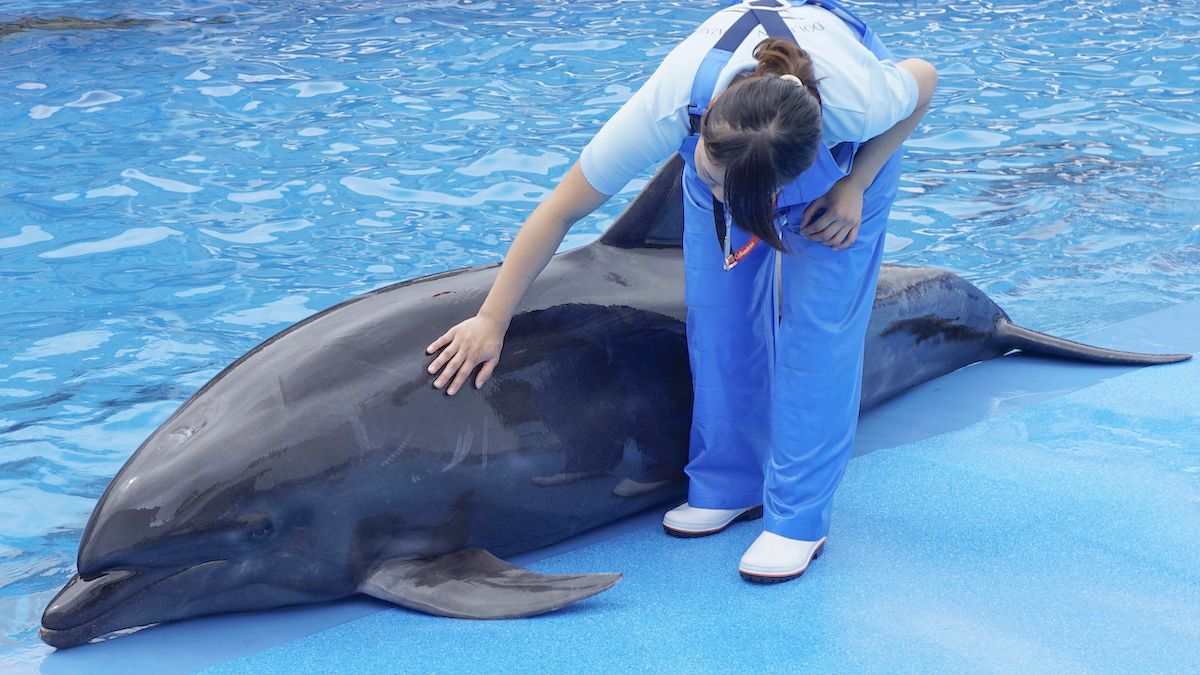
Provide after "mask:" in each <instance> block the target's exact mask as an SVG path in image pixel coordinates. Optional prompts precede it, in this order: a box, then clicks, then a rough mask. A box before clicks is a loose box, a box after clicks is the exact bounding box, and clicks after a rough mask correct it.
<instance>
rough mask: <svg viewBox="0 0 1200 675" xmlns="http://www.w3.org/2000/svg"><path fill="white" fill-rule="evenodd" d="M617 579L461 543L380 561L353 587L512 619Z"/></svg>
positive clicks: (430, 608)
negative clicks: (525, 562)
mask: <svg viewBox="0 0 1200 675" xmlns="http://www.w3.org/2000/svg"><path fill="white" fill-rule="evenodd" d="M620 580H621V575H620V574H538V573H536V572H530V571H529V570H527V569H525V568H523V567H517V566H516V565H513V564H511V563H507V562H504V561H503V560H501V559H499V558H497V557H496V556H494V555H492V554H491V553H488V552H487V551H485V550H483V549H481V548H467V549H462V550H459V551H455V552H453V553H447V554H446V555H443V556H438V557H437V558H430V559H427V560H387V561H384V562H382V563H380V564H379V565H377V566H376V567H375V568H374V570H372V572H371V574H369V575H368V576H367V578H366V579H365V580H364V581H363V582H362V584H361V585H360V586H359V587H358V590H359V592H360V593H365V594H367V595H370V596H372V597H375V598H379V599H380V600H387V601H388V602H394V603H396V604H397V605H400V606H402V607H408V608H409V609H415V610H418V611H421V612H426V613H428V614H436V615H438V616H452V617H456V618H460V619H515V618H518V617H523V616H534V615H536V614H542V613H545V612H550V611H553V610H556V609H559V608H561V607H566V606H567V605H569V604H571V603H573V602H577V601H579V600H583V599H584V598H590V597H592V596H593V595H595V594H597V593H599V592H601V591H605V590H608V589H609V588H612V587H613V586H614V585H615V584H616V583H617V582H618V581H620Z"/></svg>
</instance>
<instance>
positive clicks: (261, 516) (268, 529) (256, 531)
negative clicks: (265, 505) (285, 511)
mask: <svg viewBox="0 0 1200 675" xmlns="http://www.w3.org/2000/svg"><path fill="white" fill-rule="evenodd" d="M238 526H239V528H240V529H241V531H242V534H244V535H245V536H246V537H248V538H250V539H266V538H267V537H269V536H271V533H272V532H274V531H275V524H274V523H272V522H271V516H268V515H267V514H265V513H247V514H246V515H244V516H242V517H240V518H238Z"/></svg>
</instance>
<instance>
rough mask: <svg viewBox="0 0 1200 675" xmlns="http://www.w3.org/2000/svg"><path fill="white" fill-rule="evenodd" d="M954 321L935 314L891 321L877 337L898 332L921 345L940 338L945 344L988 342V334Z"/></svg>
mask: <svg viewBox="0 0 1200 675" xmlns="http://www.w3.org/2000/svg"><path fill="white" fill-rule="evenodd" d="M953 322H954V319H948V318H945V317H940V316H937V315H936V314H927V315H925V316H919V317H916V318H913V319H904V320H902V321H893V322H892V323H891V325H889V326H888V327H887V328H886V329H884V330H883V331H882V332H881V333H880V334H879V337H888V336H891V335H895V334H897V333H900V332H905V333H909V334H911V335H914V336H916V343H917V344H921V343H922V342H924V341H926V340H930V339H933V338H935V337H938V336H941V338H942V339H943V340H945V341H946V342H970V341H972V340H985V341H986V340H988V339H989V337H990V336H989V334H988V333H985V332H983V331H978V330H975V329H974V328H971V327H970V326H963V325H960V324H955V323H953Z"/></svg>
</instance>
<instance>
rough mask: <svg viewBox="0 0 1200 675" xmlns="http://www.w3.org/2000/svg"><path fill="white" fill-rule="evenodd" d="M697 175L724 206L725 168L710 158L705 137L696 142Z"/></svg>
mask: <svg viewBox="0 0 1200 675" xmlns="http://www.w3.org/2000/svg"><path fill="white" fill-rule="evenodd" d="M696 173H697V174H698V175H699V176H700V180H702V181H704V184H705V185H707V186H708V189H710V190H712V193H713V196H714V197H716V198H717V201H719V202H721V203H722V204H723V203H725V167H723V166H721V165H720V164H716V163H714V162H713V161H712V159H710V158H709V156H708V148H707V147H706V146H705V145H704V136H703V135H701V136H700V140H698V141H696Z"/></svg>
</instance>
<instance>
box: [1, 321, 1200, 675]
mask: <svg viewBox="0 0 1200 675" xmlns="http://www.w3.org/2000/svg"><path fill="white" fill-rule="evenodd" d="M1196 325H1200V301H1197V302H1191V303H1185V304H1183V305H1178V306H1175V307H1171V308H1168V309H1165V310H1161V311H1159V312H1155V313H1152V314H1149V315H1146V316H1144V317H1139V318H1137V319H1133V320H1131V321H1127V322H1123V323H1121V324H1117V325H1115V326H1112V327H1109V328H1106V329H1104V330H1101V331H1098V332H1096V333H1093V334H1091V335H1088V336H1086V338H1085V339H1086V341H1088V342H1092V343H1095V344H1101V345H1105V346H1110V347H1114V348H1122V349H1142V350H1148V351H1185V352H1196V351H1200V333H1198V332H1197V331H1195V329H1194V327H1195V326H1196ZM1198 368H1200V365H1197V364H1196V363H1188V364H1182V365H1177V366H1168V367H1161V368H1149V369H1143V370H1135V369H1128V368H1114V367H1097V366H1087V365H1080V364H1065V363H1060V362H1053V361H1047V360H1044V359H1035V358H1026V357H1009V358H1004V359H997V360H994V361H990V362H987V363H982V364H977V365H975V366H971V367H969V368H965V369H963V370H961V371H959V372H957V373H953V374H951V375H948V376H946V377H943V378H940V379H938V380H936V381H934V382H931V383H928V384H926V385H923V386H922V387H918V388H916V389H914V390H913V391H910V392H907V393H906V394H904V395H903V396H901V397H899V398H897V399H896V400H894V401H891V402H889V403H887V404H885V405H884V406H882V407H881V408H878V409H876V410H875V411H872V412H871V413H869V414H868V415H867V416H865V417H864V418H863V421H862V424H861V425H860V434H859V443H858V445H857V446H856V453H857V454H860V455H861V454H864V453H868V452H870V453H871V454H869V455H867V456H860V457H858V458H856V459H855V460H854V461H852V462H851V463H850V469H849V472H848V475H847V480H846V483H845V485H844V486H843V488H842V490H841V492H840V493H839V498H838V501H837V512H836V514H835V526H834V531H833V533H832V535H833V539H832V540H831V542H830V545H829V547H828V554H827V557H826V558H823V559H822V560H820V561H818V562H817V563H815V564H814V566H813V568H812V570H810V572H809V573H808V574H806V575H805V577H804V578H803V579H801V580H799V581H796V582H793V583H790V584H786V585H784V586H780V587H775V588H760V587H755V586H750V585H748V584H745V583H744V582H742V581H741V580H740V579H739V578H738V577H737V574H736V572H735V570H734V565H735V564H736V561H737V559H738V557H739V556H740V555H741V552H742V550H743V549H744V548H745V547H746V546H748V545H749V543H750V541H752V540H753V538H754V537H755V536H756V535H757V532H758V529H757V528H758V525H757V524H744V525H740V526H738V527H735V528H733V529H732V530H731V531H729V532H728V533H726V534H724V535H722V536H720V537H714V538H710V539H705V540H699V541H690V542H685V541H677V540H673V539H670V538H667V537H665V536H663V535H661V530H660V529H659V528H658V523H659V522H660V519H661V513H648V514H645V515H643V516H640V517H638V518H634V519H630V520H628V521H625V522H623V523H620V524H618V525H616V526H614V527H610V528H606V529H605V530H601V531H598V532H595V533H591V534H589V535H586V536H584V537H580V538H577V539H575V540H572V541H569V542H565V543H564V544H562V545H559V546H556V547H551V548H550V549H545V550H542V551H538V552H535V553H533V554H529V555H526V556H521V557H520V558H519V559H516V560H515V561H516V562H518V563H519V564H523V565H526V566H528V567H531V568H533V569H536V570H539V571H546V572H560V571H561V572H573V571H607V570H617V571H622V572H624V573H625V574H626V578H625V580H624V582H622V583H621V584H620V585H618V586H617V587H616V588H615V589H613V590H612V591H609V592H607V593H605V594H603V595H601V596H599V597H597V598H594V599H592V600H589V601H587V602H584V603H581V604H579V605H577V606H575V607H571V608H568V609H566V610H564V611H561V612H558V613H556V614H553V615H550V616H544V617H539V618H536V619H531V620H525V621H519V622H500V623H472V622H464V621H453V620H446V619H434V618H430V617H426V616H422V615H417V614H413V613H409V612H406V611H403V610H396V609H391V608H390V606H388V605H386V604H384V603H381V602H376V601H373V600H370V599H358V600H350V601H344V602H339V603H331V604H328V605H322V606H312V607H302V608H293V609H285V610H278V611H274V612H257V613H251V614H245V615H232V616H219V617H209V618H204V619H198V620H193V621H186V622H182V623H179V624H171V625H166V626H159V627H156V628H154V629H152V630H149V631H145V632H142V633H137V634H134V635H130V636H125V637H121V638H119V639H115V640H110V641H107V642H103V643H99V644H94V645H89V646H87V647H83V648H80V649H75V650H68V651H66V652H60V653H51V652H52V651H53V650H51V649H50V648H48V647H45V646H44V645H40V646H36V647H29V648H22V649H17V650H8V651H6V652H4V653H0V670H6V671H8V672H14V673H43V674H44V675H78V674H80V673H83V674H86V675H107V674H109V673H114V674H115V673H119V674H121V675H126V674H129V675H134V674H141V673H146V674H151V673H153V674H154V675H165V674H173V673H179V674H182V673H194V672H197V671H202V670H204V669H205V668H208V667H210V666H216V667H215V668H212V670H211V671H208V672H211V673H223V674H224V673H251V672H253V673H258V672H264V673H307V672H316V671H321V670H328V671H330V672H344V673H354V672H450V671H455V672H463V673H470V672H482V671H485V670H492V669H496V668H503V669H505V670H515V671H521V672H530V671H541V670H551V669H561V670H566V671H568V672H586V671H588V670H589V669H590V670H593V671H606V672H607V671H612V670H617V669H624V668H626V667H653V668H655V669H657V670H662V671H664V672H684V671H691V670H695V671H701V672H707V671H712V672H746V671H747V670H750V669H752V668H756V669H759V670H761V671H763V672H765V673H772V672H795V671H796V670H797V669H798V668H802V669H803V670H804V672H838V673H860V672H862V673H870V672H888V673H903V672H930V673H935V672H964V673H970V672H1008V671H1013V672H1022V673H1027V672H1114V673H1116V672H1129V673H1143V672H1200V667H1195V666H1193V665H1192V662H1193V661H1197V660H1200V659H1196V656H1197V654H1196V653H1195V652H1196V651H1197V645H1200V616H1198V611H1200V610H1196V609H1194V608H1196V607H1200V603H1197V602H1196V601H1197V600H1198V599H1200V597H1198V595H1200V592H1198V591H1197V587H1198V583H1197V577H1196V572H1195V570H1196V569H1197V568H1200V551H1197V549H1196V544H1195V543H1193V540H1194V539H1195V538H1196V534H1195V533H1197V532H1200V527H1197V526H1198V525H1200V516H1198V515H1197V513H1198V512H1200V507H1198V506H1197V504H1198V503H1200V497H1198V496H1197V492H1198V491H1197V481H1198V480H1200V443H1197V441H1198V440H1200V438H1198V437H1197V434H1198V433H1200V432H1198V431H1197V429H1196V425H1195V420H1196V419H1197V416H1198V413H1200V403H1197V401H1200V384H1198V382H1200V373H1198V372H1197V369H1198ZM1080 390H1082V391H1080ZM1072 391H1074V392H1075V393H1074V394H1070V395H1067V396H1065V397H1064V394H1068V393H1069V392H1072ZM1053 397H1062V398H1055V399H1054V400H1048V399H1051V398H1053ZM1022 406H1030V407H1026V408H1024V409H1021V407H1022ZM1014 411H1015V412H1014ZM1002 413H1010V414H1007V415H1004V416H1003V417H996V418H994V419H988V418H989V417H992V416H995V415H1000V414H1002ZM985 419H987V420H988V421H985V422H980V420H985ZM971 425H973V426H971ZM963 427H966V428H963ZM953 429H959V430H958V431H952V432H950V433H946V432H947V431H949V430H953ZM939 434H941V435H939ZM906 441H916V442H913V443H911V444H908V445H905V443H906ZM897 446H900V447H897ZM872 451H873V452H872ZM539 560H540V561H541V562H537V561H539ZM382 608H386V609H385V611H383V612H380V611H379V610H380V609H382ZM356 619H357V620H356ZM346 622H350V623H346ZM339 624H344V625H339ZM331 627H332V628H331ZM326 629H328V630H326ZM322 631H323V632H322ZM239 657H245V658H241V660H236V659H239ZM226 662H229V663H226ZM222 663H226V665H218V664H222Z"/></svg>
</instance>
